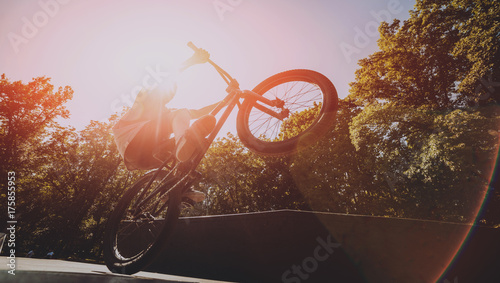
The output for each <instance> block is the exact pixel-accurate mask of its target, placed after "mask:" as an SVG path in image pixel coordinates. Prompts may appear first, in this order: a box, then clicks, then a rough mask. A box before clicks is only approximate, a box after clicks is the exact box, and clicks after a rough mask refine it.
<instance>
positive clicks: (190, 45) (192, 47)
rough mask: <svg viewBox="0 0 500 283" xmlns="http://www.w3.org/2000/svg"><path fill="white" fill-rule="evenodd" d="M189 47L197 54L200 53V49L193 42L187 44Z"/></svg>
mask: <svg viewBox="0 0 500 283" xmlns="http://www.w3.org/2000/svg"><path fill="white" fill-rule="evenodd" d="M187 46H189V48H191V49H193V50H194V51H195V52H196V51H198V49H199V48H198V47H196V45H194V44H193V43H192V42H191V41H190V42H188V43H187Z"/></svg>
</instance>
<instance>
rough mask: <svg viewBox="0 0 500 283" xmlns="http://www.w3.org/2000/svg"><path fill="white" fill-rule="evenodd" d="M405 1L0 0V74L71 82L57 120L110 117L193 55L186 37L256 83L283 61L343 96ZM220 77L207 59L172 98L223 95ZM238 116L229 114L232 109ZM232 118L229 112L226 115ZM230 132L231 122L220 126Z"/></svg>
mask: <svg viewBox="0 0 500 283" xmlns="http://www.w3.org/2000/svg"><path fill="white" fill-rule="evenodd" d="M413 5H414V1H409V0H377V1H374V0H371V1H370V0H351V1H331V0H252V1H250V0H206V1H201V0H200V1H181V0H163V1H153V0H152V1H143V0H123V1H117V0H116V1H115V0H107V1H97V0H89V1H77V0H72V1H70V0H37V1H31V0H23V1H1V2H0V74H2V73H5V75H6V76H7V78H8V79H9V80H11V81H17V80H22V81H23V82H25V83H27V82H29V81H31V80H32V79H33V78H34V77H40V76H46V77H49V78H51V83H52V84H54V85H55V86H56V87H59V86H71V87H72V88H73V90H74V97H73V99H72V100H71V101H70V102H68V103H67V104H66V106H67V108H68V109H69V110H70V113H71V117H70V118H69V119H66V120H61V121H60V123H61V124H63V125H70V126H73V127H75V128H77V129H78V130H81V129H83V128H84V127H85V126H86V125H88V124H89V123H90V120H98V121H106V120H107V119H108V118H109V117H110V116H111V115H112V114H113V113H115V112H117V111H120V110H121V109H122V108H123V107H124V106H131V104H132V103H133V101H134V98H135V95H136V94H137V92H138V91H139V90H140V89H141V88H143V87H146V86H148V85H152V84H154V83H155V82H156V81H161V80H163V79H164V78H165V77H166V75H165V74H166V72H167V71H168V70H169V69H172V68H174V67H175V66H177V65H178V64H179V63H180V62H182V61H183V60H185V59H187V58H188V57H189V56H191V55H192V53H193V51H192V50H191V49H189V48H188V47H187V45H186V44H187V43H188V42H189V41H192V42H193V43H194V44H195V45H197V46H198V47H201V48H204V49H206V50H207V51H209V52H210V54H211V59H212V60H213V61H215V62H216V63H217V64H219V65H220V66H221V67H223V68H224V69H225V70H226V71H228V72H229V73H230V74H231V75H232V76H233V77H234V78H236V79H237V80H238V82H239V83H240V86H241V88H242V89H252V88H253V87H254V86H256V85H257V84H258V83H259V82H261V81H263V80H264V79H266V78H267V77H269V76H271V75H273V74H276V73H279V72H282V71H285V70H289V69H298V68H304V69H312V70H315V71H318V72H320V73H323V74H324V75H326V76H327V77H328V78H329V79H330V80H331V81H332V82H333V83H334V85H335V87H336V88H337V92H338V94H339V97H341V98H343V97H346V96H347V95H348V91H349V82H352V81H354V78H355V75H354V73H355V70H356V69H357V67H358V65H357V61H358V60H359V59H362V58H365V57H367V56H368V55H370V54H372V53H373V52H375V51H377V39H378V32H377V31H376V28H377V27H378V25H379V23H380V22H381V21H392V19H394V18H397V19H400V20H405V19H407V18H408V17H409V13H408V11H409V10H411V9H412V8H413ZM224 95H225V85H224V82H223V81H222V80H221V79H220V78H219V77H218V74H217V73H216V72H215V71H214V70H213V69H212V68H211V67H210V65H208V64H205V65H196V66H194V67H191V68H190V69H188V70H186V71H185V72H183V73H182V74H181V75H180V76H179V77H178V91H177V95H176V97H175V99H174V100H173V101H172V102H171V104H170V105H169V106H171V107H176V108H183V107H185V108H201V107H203V106H206V105H209V104H211V103H214V102H216V101H219V100H221V99H222V98H223V97H224ZM233 117H234V116H233ZM231 119H234V118H231ZM224 130H225V131H234V123H233V122H231V123H229V124H228V126H227V127H225V128H223V131H224Z"/></svg>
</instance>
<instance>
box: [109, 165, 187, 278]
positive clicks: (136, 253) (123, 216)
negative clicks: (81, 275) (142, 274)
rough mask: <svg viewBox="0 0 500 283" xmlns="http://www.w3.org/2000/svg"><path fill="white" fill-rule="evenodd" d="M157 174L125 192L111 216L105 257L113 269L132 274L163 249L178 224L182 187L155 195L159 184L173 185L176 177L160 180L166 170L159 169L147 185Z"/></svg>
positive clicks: (145, 177) (145, 178) (152, 173)
mask: <svg viewBox="0 0 500 283" xmlns="http://www.w3.org/2000/svg"><path fill="white" fill-rule="evenodd" d="M154 173H156V171H153V172H151V173H149V174H147V175H145V176H143V177H142V178H140V179H139V180H138V181H137V182H136V183H135V184H134V185H133V186H132V188H130V189H129V190H128V191H127V192H125V194H124V195H123V197H122V198H121V199H120V200H119V202H118V204H117V205H116V207H115V209H114V210H113V212H112V213H111V216H110V218H109V219H108V223H107V225H106V228H105V233H104V259H105V262H106V266H107V267H108V268H109V270H110V271H112V272H115V273H123V274H133V273H136V272H138V271H140V270H142V269H143V268H144V267H146V266H147V265H149V264H150V263H151V262H152V261H153V260H154V259H155V258H156V257H157V256H158V255H159V253H160V252H161V251H162V250H163V248H164V247H165V245H166V243H167V241H168V239H169V237H170V235H171V234H172V232H173V230H174V227H175V224H176V223H177V218H178V217H179V213H180V209H179V207H180V201H181V198H180V192H179V191H180V190H173V191H171V192H170V193H169V194H168V195H162V194H161V193H158V194H153V192H154V190H155V189H156V188H157V187H158V186H159V185H160V184H165V183H166V184H167V186H170V187H171V186H173V185H174V184H175V183H176V180H175V179H174V178H171V179H169V180H164V181H163V182H161V181H162V179H163V178H164V177H165V176H166V175H167V172H166V171H160V172H159V174H158V175H157V176H156V178H154V180H153V181H152V183H151V185H150V186H147V184H148V183H149V182H150V180H151V179H153V177H154ZM167 188H168V187H167ZM148 196H151V197H150V199H149V200H148Z"/></svg>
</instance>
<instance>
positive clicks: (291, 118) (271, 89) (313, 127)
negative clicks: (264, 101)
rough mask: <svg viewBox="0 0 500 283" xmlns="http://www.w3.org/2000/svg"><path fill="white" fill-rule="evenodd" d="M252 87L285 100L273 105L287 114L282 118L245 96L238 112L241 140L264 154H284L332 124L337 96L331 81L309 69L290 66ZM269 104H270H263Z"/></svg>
mask: <svg viewBox="0 0 500 283" xmlns="http://www.w3.org/2000/svg"><path fill="white" fill-rule="evenodd" d="M253 91H254V92H255V93H258V94H260V95H263V96H264V97H266V98H268V99H270V100H275V99H279V100H281V101H283V102H284V105H283V107H282V108H281V109H280V108H277V107H273V108H272V110H273V111H275V112H277V113H280V112H282V111H286V112H285V113H288V117H287V118H285V119H283V120H281V119H278V118H276V117H274V116H271V115H269V114H267V113H265V112H262V111H261V110H259V109H257V108H256V107H254V106H255V105H256V103H260V102H258V101H256V100H255V99H246V100H245V101H244V102H243V104H242V107H241V109H240V111H239V112H238V123H237V130H238V136H239V137H240V140H241V141H242V142H243V144H244V145H245V146H246V147H248V148H249V149H250V150H252V151H254V152H256V153H259V154H263V155H283V154H289V153H293V152H295V151H298V150H300V149H301V148H305V147H309V146H311V145H312V144H314V143H315V142H316V141H317V140H319V139H320V138H321V137H322V136H323V135H324V134H325V133H326V132H327V131H328V130H330V129H331V128H332V126H333V125H334V121H335V116H336V113H337V107H338V96H337V91H336V90H335V87H334V86H333V84H332V83H331V81H330V80H329V79H328V78H327V77H325V76H324V75H322V74H320V73H318V72H315V71H311V70H290V71H286V72H282V73H279V74H276V75H274V76H271V77H269V78H268V79H266V80H264V81H263V82H262V83H260V84H259V85H257V86H256V87H255V88H254V89H253ZM266 107H267V108H270V107H269V106H266Z"/></svg>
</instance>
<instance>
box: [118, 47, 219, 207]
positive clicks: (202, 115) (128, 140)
mask: <svg viewBox="0 0 500 283" xmlns="http://www.w3.org/2000/svg"><path fill="white" fill-rule="evenodd" d="M209 57H210V55H209V54H208V52H207V51H205V50H203V49H199V50H198V51H196V52H195V54H193V56H191V57H190V58H189V59H188V60H186V61H185V62H184V63H183V64H182V65H181V68H180V71H182V70H185V69H186V68H188V67H189V66H191V65H194V64H200V63H205V62H207V61H208V58H209ZM167 83H168V82H167ZM175 92H176V85H174V86H173V87H170V88H169V89H166V88H162V86H161V85H160V86H159V87H156V88H154V89H143V90H141V91H140V92H139V94H138V95H137V97H136V99H135V102H134V104H133V105H132V108H130V109H129V110H128V112H127V113H125V115H124V116H123V117H122V118H121V119H120V120H119V121H118V122H117V123H116V124H115V125H114V127H113V134H114V138H115V142H116V145H117V147H118V151H119V152H120V155H121V156H122V157H123V161H124V163H125V166H126V167H127V169H128V170H137V169H141V170H147V169H153V168H158V167H159V166H160V165H161V164H162V163H163V162H164V161H165V160H166V158H168V157H169V156H170V155H171V154H174V153H173V152H174V150H175V157H176V158H177V160H178V161H180V162H185V161H187V160H189V158H190V157H191V156H192V154H193V153H194V151H195V150H196V148H197V147H198V146H200V145H201V144H202V143H203V142H204V141H205V137H206V136H207V135H208V134H209V133H210V132H211V131H212V130H213V128H214V127H215V124H216V120H215V117H214V116H212V115H209V113H210V111H212V110H213V109H214V108H215V107H216V106H217V104H219V102H218V103H215V104H212V105H209V106H206V107H203V108H201V109H172V108H166V107H165V104H167V103H168V102H170V100H172V99H173V98H174V96H175ZM193 119H198V120H197V121H195V122H194V123H193V125H192V126H191V127H190V126H189V125H190V120H193ZM172 134H173V136H174V137H173V138H171V135H172ZM184 196H186V197H188V198H190V199H192V200H193V201H195V202H199V201H202V200H203V199H204V197H205V195H204V194H203V193H202V192H198V191H194V190H190V191H188V192H187V193H186V194H185V195H184Z"/></svg>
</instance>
